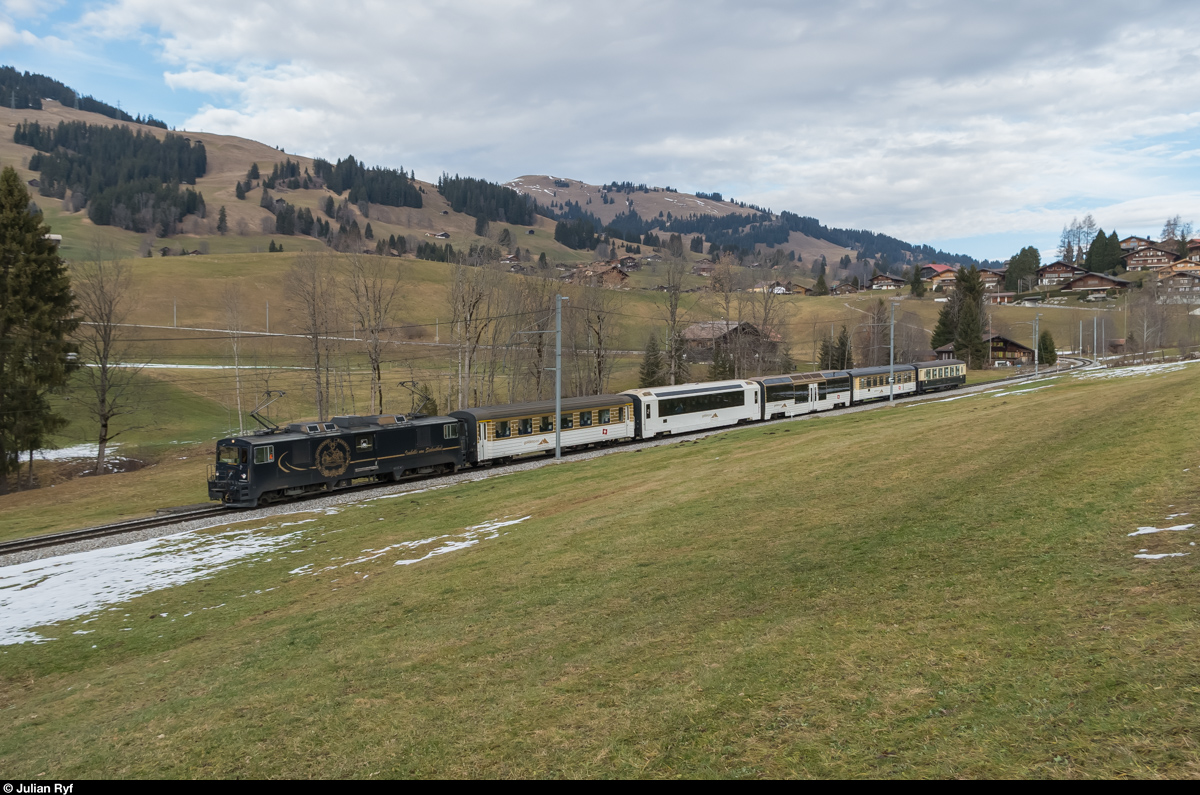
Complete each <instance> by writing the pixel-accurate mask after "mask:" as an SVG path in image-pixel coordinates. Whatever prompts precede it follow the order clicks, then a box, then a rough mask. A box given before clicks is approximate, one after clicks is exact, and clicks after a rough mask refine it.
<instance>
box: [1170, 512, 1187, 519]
mask: <svg viewBox="0 0 1200 795" xmlns="http://www.w3.org/2000/svg"><path fill="white" fill-rule="evenodd" d="M1178 516H1187V513H1186V512H1184V513H1173V514H1171V515H1170V516H1168V517H1167V518H1168V519H1174V518H1176V517H1178Z"/></svg>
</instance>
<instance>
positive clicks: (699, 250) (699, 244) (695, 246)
mask: <svg viewBox="0 0 1200 795" xmlns="http://www.w3.org/2000/svg"><path fill="white" fill-rule="evenodd" d="M688 247H689V248H690V249H691V250H692V251H693V252H695V253H696V254H703V253H704V238H703V237H702V236H700V235H696V236H695V237H693V238H692V242H691V243H689V244H688Z"/></svg>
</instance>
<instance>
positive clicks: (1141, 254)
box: [1121, 245, 1182, 271]
mask: <svg viewBox="0 0 1200 795" xmlns="http://www.w3.org/2000/svg"><path fill="white" fill-rule="evenodd" d="M1121 258H1122V259H1124V260H1125V270H1127V271H1144V270H1150V269H1152V268H1161V267H1163V266H1164V265H1170V264H1171V263H1172V262H1175V261H1176V260H1178V259H1182V257H1180V256H1179V254H1178V253H1176V252H1174V251H1171V250H1170V249H1167V248H1163V247H1162V246H1157V245H1156V246H1142V247H1141V248H1138V249H1135V250H1133V251H1128V252H1126V253H1125V254H1122V255H1121Z"/></svg>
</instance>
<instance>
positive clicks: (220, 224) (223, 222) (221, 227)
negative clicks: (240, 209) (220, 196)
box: [217, 204, 229, 235]
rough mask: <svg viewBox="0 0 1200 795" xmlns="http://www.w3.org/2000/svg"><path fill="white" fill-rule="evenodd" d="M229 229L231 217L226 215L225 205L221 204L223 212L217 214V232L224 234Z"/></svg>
mask: <svg viewBox="0 0 1200 795" xmlns="http://www.w3.org/2000/svg"><path fill="white" fill-rule="evenodd" d="M228 231H229V219H227V218H226V217H225V205H223V204H222V205H221V212H220V213H218V214H217V234H219V235H223V234H225V233H226V232H228Z"/></svg>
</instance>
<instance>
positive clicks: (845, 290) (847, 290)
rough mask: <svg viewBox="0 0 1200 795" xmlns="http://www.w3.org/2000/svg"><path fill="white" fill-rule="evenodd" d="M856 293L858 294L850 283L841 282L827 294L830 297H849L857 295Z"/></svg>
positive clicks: (856, 289)
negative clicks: (853, 294)
mask: <svg viewBox="0 0 1200 795" xmlns="http://www.w3.org/2000/svg"><path fill="white" fill-rule="evenodd" d="M857 292H858V288H857V287H855V286H854V285H853V284H851V283H850V282H842V283H841V284H839V285H838V286H837V287H834V288H833V289H832V290H830V291H829V294H830V295H851V294H852V293H857Z"/></svg>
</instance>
